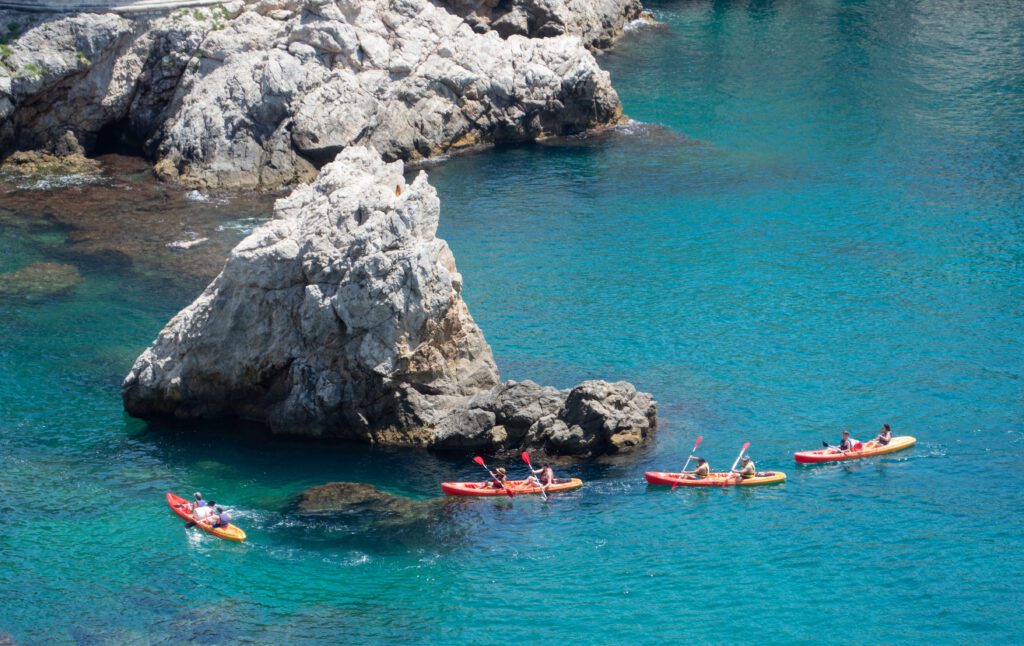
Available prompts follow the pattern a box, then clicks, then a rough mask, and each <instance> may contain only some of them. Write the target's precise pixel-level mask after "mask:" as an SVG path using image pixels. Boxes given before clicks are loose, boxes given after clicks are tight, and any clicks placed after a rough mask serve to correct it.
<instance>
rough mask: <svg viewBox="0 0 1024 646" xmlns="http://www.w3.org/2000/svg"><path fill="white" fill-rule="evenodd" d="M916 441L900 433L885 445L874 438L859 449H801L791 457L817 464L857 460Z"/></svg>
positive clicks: (905, 447) (908, 445) (900, 449)
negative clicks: (877, 442)
mask: <svg viewBox="0 0 1024 646" xmlns="http://www.w3.org/2000/svg"><path fill="white" fill-rule="evenodd" d="M916 443H917V439H916V438H913V437H910V436H909V435H901V436H898V437H894V438H892V440H890V441H889V443H888V444H886V445H885V446H879V445H877V444H875V442H874V440H872V441H870V442H865V443H864V448H863V449H861V450H860V451H847V452H845V453H842V452H840V451H839V449H818V450H817V451H801V452H800V453H794V454H793V458H795V459H796V461H797V462H799V463H801V464H817V463H819V462H843V461H845V460H857V459H860V458H870V457H872V456H875V455H885V454H886V453H894V452H896V451H902V450H903V449H909V448H910V447H912V446H914V444H916Z"/></svg>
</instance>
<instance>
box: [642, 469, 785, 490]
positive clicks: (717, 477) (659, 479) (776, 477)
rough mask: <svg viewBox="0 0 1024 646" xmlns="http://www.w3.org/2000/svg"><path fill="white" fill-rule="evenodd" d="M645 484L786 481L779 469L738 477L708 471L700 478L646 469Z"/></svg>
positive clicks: (730, 484)
mask: <svg viewBox="0 0 1024 646" xmlns="http://www.w3.org/2000/svg"><path fill="white" fill-rule="evenodd" d="M644 477H645V478H647V484H652V485H676V484H678V485H679V486H680V487H733V486H737V487H751V486H753V485H766V484H776V483H778V482H785V481H786V474H785V473H783V472H781V471H763V472H760V473H758V474H757V475H756V476H754V477H753V478H738V477H736V475H734V474H730V473H725V472H716V473H709V474H708V477H706V478H701V479H700V480H691V479H688V478H684V477H683V474H681V473H669V472H667V471H648V472H647V473H645V474H644Z"/></svg>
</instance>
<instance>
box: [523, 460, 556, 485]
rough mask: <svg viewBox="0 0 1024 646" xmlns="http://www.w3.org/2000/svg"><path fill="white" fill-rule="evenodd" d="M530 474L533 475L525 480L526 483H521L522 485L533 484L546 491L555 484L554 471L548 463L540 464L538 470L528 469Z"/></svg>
mask: <svg viewBox="0 0 1024 646" xmlns="http://www.w3.org/2000/svg"><path fill="white" fill-rule="evenodd" d="M530 473H532V474H533V475H531V476H530V477H529V478H527V479H526V482H524V483H523V484H524V485H530V484H535V485H538V486H540V488H541V489H547V488H548V487H550V486H551V485H553V484H555V471H554V469H552V468H551V464H550V463H548V462H542V463H541V465H540V468H539V469H534V468H533V467H530ZM538 475H539V477H538Z"/></svg>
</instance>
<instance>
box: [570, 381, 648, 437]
mask: <svg viewBox="0 0 1024 646" xmlns="http://www.w3.org/2000/svg"><path fill="white" fill-rule="evenodd" d="M559 418H560V419H561V420H562V421H563V422H565V424H566V425H567V426H568V427H569V429H570V431H571V429H573V428H575V427H579V428H580V429H582V432H583V435H584V436H586V437H592V438H594V442H596V443H597V445H598V446H599V447H601V448H600V450H601V452H607V453H617V452H619V451H623V450H627V449H630V448H633V447H636V446H640V445H641V444H643V443H644V442H645V441H646V440H647V438H648V437H649V435H650V434H651V432H652V431H653V430H654V428H655V426H656V424H657V420H656V407H655V405H654V400H653V399H652V398H651V396H650V395H648V394H646V393H640V392H637V390H636V388H635V387H634V386H633V384H629V383H626V382H621V381H620V382H617V383H608V382H606V381H585V382H583V383H582V384H580V385H579V386H576V387H575V388H573V389H572V390H571V391H569V395H568V396H567V397H566V399H565V407H564V409H563V410H562V411H561V413H560V414H559ZM550 441H551V442H553V443H559V442H560V441H561V440H559V439H558V438H557V437H556V436H552V437H551V440H550ZM601 445H604V446H603V447H602V446H601Z"/></svg>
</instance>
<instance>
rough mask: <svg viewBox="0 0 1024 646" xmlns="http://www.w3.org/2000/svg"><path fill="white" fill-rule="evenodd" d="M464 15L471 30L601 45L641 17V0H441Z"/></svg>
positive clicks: (595, 46)
mask: <svg viewBox="0 0 1024 646" xmlns="http://www.w3.org/2000/svg"><path fill="white" fill-rule="evenodd" d="M441 2H442V4H444V5H445V6H446V7H449V8H450V9H451V10H452V11H454V12H455V13H457V14H459V15H460V16H463V17H464V18H465V19H466V21H467V22H469V23H470V25H471V26H472V27H473V29H474V31H477V32H479V33H484V32H487V31H490V30H494V31H496V32H498V33H499V34H501V36H502V37H503V38H507V37H509V36H512V35H516V34H517V35H520V36H529V37H531V38H545V37H550V36H561V35H563V34H576V35H578V36H580V37H581V38H582V39H583V42H584V43H585V44H586V45H587V46H588V47H592V48H604V47H608V46H609V45H611V43H612V41H613V40H614V39H615V38H616V37H617V36H618V35H619V34H621V33H622V29H623V28H624V27H625V26H626V24H627V23H629V22H630V21H631V20H636V19H638V18H640V17H641V16H642V15H643V14H644V11H643V5H641V4H640V0H441Z"/></svg>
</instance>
